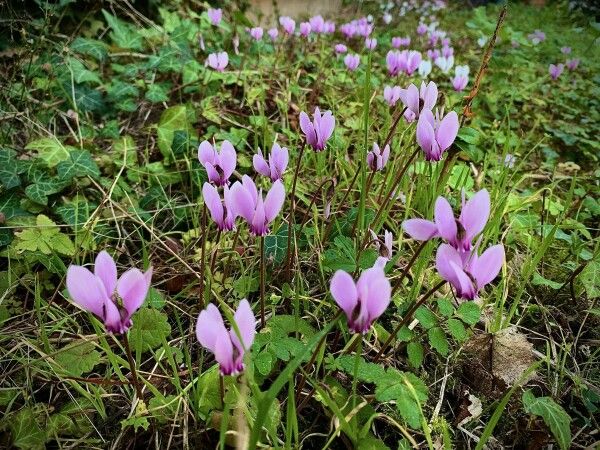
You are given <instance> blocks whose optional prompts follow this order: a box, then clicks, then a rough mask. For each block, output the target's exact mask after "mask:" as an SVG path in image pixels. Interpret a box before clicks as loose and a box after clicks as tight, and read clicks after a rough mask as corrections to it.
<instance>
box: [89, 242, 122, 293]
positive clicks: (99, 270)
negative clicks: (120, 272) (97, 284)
mask: <svg viewBox="0 0 600 450" xmlns="http://www.w3.org/2000/svg"><path fill="white" fill-rule="evenodd" d="M94 275H96V276H97V277H98V278H100V280H102V284H104V288H105V289H106V295H108V296H110V295H111V294H112V293H113V292H114V291H115V287H116V286H117V265H116V264H115V261H114V259H112V257H111V256H110V255H109V254H108V252H106V251H105V250H102V251H101V252H100V253H98V256H96V261H95V262H94Z"/></svg>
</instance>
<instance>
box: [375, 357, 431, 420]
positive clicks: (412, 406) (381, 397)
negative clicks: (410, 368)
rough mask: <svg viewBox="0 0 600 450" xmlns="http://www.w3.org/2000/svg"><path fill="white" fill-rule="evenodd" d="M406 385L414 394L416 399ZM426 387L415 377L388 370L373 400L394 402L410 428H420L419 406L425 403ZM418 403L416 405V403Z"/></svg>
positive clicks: (378, 385)
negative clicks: (411, 388) (410, 387)
mask: <svg viewBox="0 0 600 450" xmlns="http://www.w3.org/2000/svg"><path fill="white" fill-rule="evenodd" d="M408 385H410V386H412V387H413V389H414V390H415V392H416V398H415V397H414V396H413V394H412V393H411V391H410V389H409V388H408ZM427 393H428V391H427V386H426V385H425V383H423V381H421V380H420V379H419V378H418V377H417V376H415V375H414V374H412V373H408V372H400V371H398V370H396V369H392V368H390V369H388V370H387V371H386V375H385V376H384V377H382V378H380V379H379V382H378V383H377V388H376V389H375V398H376V399H377V400H378V401H380V402H389V401H395V402H396V408H398V411H399V412H400V415H401V416H402V418H403V419H404V420H406V422H407V423H408V424H409V425H410V426H411V427H412V428H416V429H418V428H421V414H420V412H419V411H420V408H419V405H420V404H421V405H422V404H424V403H425V402H427ZM417 402H418V403H417Z"/></svg>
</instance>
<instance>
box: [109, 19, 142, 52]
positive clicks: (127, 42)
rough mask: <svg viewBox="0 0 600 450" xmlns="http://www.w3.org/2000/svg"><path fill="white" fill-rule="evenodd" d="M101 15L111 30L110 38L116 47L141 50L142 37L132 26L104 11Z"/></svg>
mask: <svg viewBox="0 0 600 450" xmlns="http://www.w3.org/2000/svg"><path fill="white" fill-rule="evenodd" d="M102 14H104V18H105V19H106V22H108V25H109V26H110V28H112V31H111V32H110V38H111V39H112V40H113V42H114V43H115V44H116V45H118V46H119V47H121V48H127V49H131V50H142V43H143V41H142V36H141V35H140V34H139V33H138V31H137V30H136V29H135V28H134V27H133V26H131V25H130V24H128V23H126V22H123V21H122V20H120V19H118V18H117V17H115V16H113V15H111V14H110V13H109V12H108V11H106V10H104V9H103V10H102Z"/></svg>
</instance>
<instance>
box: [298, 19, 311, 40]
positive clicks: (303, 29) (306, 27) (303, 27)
mask: <svg viewBox="0 0 600 450" xmlns="http://www.w3.org/2000/svg"><path fill="white" fill-rule="evenodd" d="M310 30H311V27H310V23H308V22H302V23H301V24H300V36H303V37H307V36H308V35H309V34H310Z"/></svg>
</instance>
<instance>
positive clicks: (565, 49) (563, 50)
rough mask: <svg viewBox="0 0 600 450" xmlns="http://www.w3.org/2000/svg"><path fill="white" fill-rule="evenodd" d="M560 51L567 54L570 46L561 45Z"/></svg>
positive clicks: (569, 51)
mask: <svg viewBox="0 0 600 450" xmlns="http://www.w3.org/2000/svg"><path fill="white" fill-rule="evenodd" d="M560 51H561V53H562V54H563V55H568V54H569V53H571V47H561V48H560Z"/></svg>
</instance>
